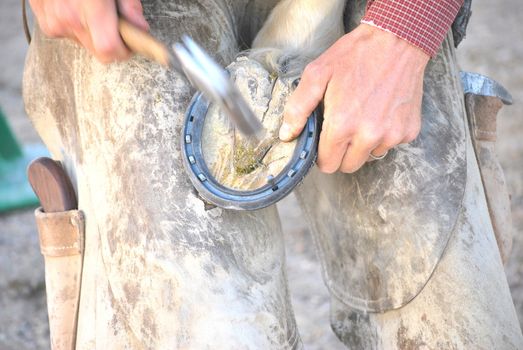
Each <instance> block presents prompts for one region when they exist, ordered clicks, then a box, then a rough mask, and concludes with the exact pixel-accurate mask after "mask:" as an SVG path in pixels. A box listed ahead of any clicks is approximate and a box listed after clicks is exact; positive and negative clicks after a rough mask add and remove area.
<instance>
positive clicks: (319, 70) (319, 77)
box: [279, 61, 331, 141]
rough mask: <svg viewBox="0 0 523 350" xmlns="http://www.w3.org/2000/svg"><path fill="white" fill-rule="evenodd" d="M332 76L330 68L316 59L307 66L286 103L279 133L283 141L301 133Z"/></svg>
mask: <svg viewBox="0 0 523 350" xmlns="http://www.w3.org/2000/svg"><path fill="white" fill-rule="evenodd" d="M330 78H331V74H330V72H329V71H328V69H326V68H324V67H323V66H322V65H320V64H319V63H316V61H314V62H312V63H310V64H309V65H308V66H307V67H306V68H305V70H304V72H303V75H302V77H301V80H300V83H299V84H298V87H297V88H296V90H295V91H294V92H293V93H292V95H291V96H290V97H289V100H288V101H287V104H286V105H285V111H284V113H283V123H282V126H281V127H280V134H279V137H280V139H281V140H282V141H291V140H293V139H295V138H296V137H297V136H298V135H299V134H300V133H301V131H302V130H303V127H304V126H305V124H306V122H307V118H309V116H310V115H311V114H312V112H313V111H314V109H316V107H317V106H318V104H319V103H320V102H321V100H322V99H323V96H324V95H325V90H326V89H327V84H328V83H329V80H330Z"/></svg>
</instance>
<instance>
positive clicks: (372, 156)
mask: <svg viewBox="0 0 523 350" xmlns="http://www.w3.org/2000/svg"><path fill="white" fill-rule="evenodd" d="M387 154H389V151H387V152H385V153H383V154H382V155H381V156H375V155H374V154H372V152H370V154H369V156H370V157H371V158H372V159H373V160H382V159H383V158H385V157H386V156H387Z"/></svg>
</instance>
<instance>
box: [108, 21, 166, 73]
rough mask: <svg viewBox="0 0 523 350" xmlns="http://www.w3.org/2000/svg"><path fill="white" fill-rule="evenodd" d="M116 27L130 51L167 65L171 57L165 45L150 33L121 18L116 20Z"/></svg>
mask: <svg viewBox="0 0 523 350" xmlns="http://www.w3.org/2000/svg"><path fill="white" fill-rule="evenodd" d="M118 29H119V31H120V35H121V37H122V39H123V41H124V43H125V45H127V47H128V48H129V49H130V50H131V51H133V52H134V53H137V54H139V55H142V56H144V57H146V58H149V59H151V60H153V61H155V62H158V63H159V64H161V65H163V66H165V67H169V65H170V61H171V59H170V54H169V51H168V50H167V47H165V45H164V44H162V43H161V42H160V41H158V40H157V39H156V38H154V37H153V36H152V35H151V34H149V33H147V32H146V31H144V30H142V29H140V28H138V27H136V26H135V25H134V24H131V23H130V22H129V21H127V20H125V19H123V18H120V19H119V20H118Z"/></svg>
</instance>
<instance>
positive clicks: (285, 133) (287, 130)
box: [279, 123, 292, 141]
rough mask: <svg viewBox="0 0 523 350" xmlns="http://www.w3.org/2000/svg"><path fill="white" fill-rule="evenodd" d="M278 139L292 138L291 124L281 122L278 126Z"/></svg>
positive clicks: (288, 139) (287, 139) (286, 139)
mask: <svg viewBox="0 0 523 350" xmlns="http://www.w3.org/2000/svg"><path fill="white" fill-rule="evenodd" d="M279 136H280V140H282V141H290V140H291V139H292V132H291V126H290V125H289V124H287V123H283V125H282V126H281V128H280V135H279Z"/></svg>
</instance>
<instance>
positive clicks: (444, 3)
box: [361, 0, 464, 57]
mask: <svg viewBox="0 0 523 350" xmlns="http://www.w3.org/2000/svg"><path fill="white" fill-rule="evenodd" d="M463 1H464V0H369V3H368V5H367V12H366V13H365V16H364V17H363V18H362V20H361V22H362V23H366V24H369V25H372V26H374V27H378V28H380V29H383V30H386V31H388V32H391V33H393V34H395V35H396V36H398V37H400V38H402V39H404V40H407V41H408V42H410V43H411V44H413V45H415V46H417V47H419V48H421V49H422V50H423V51H425V52H426V53H428V54H429V55H430V56H431V57H434V56H435V55H436V53H437V52H438V50H439V47H440V46H441V43H442V42H443V39H444V38H445V35H446V34H447V31H448V30H449V29H450V26H451V25H452V22H453V21H454V18H455V17H456V15H457V14H458V11H459V9H460V7H461V5H462V4H463Z"/></svg>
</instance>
